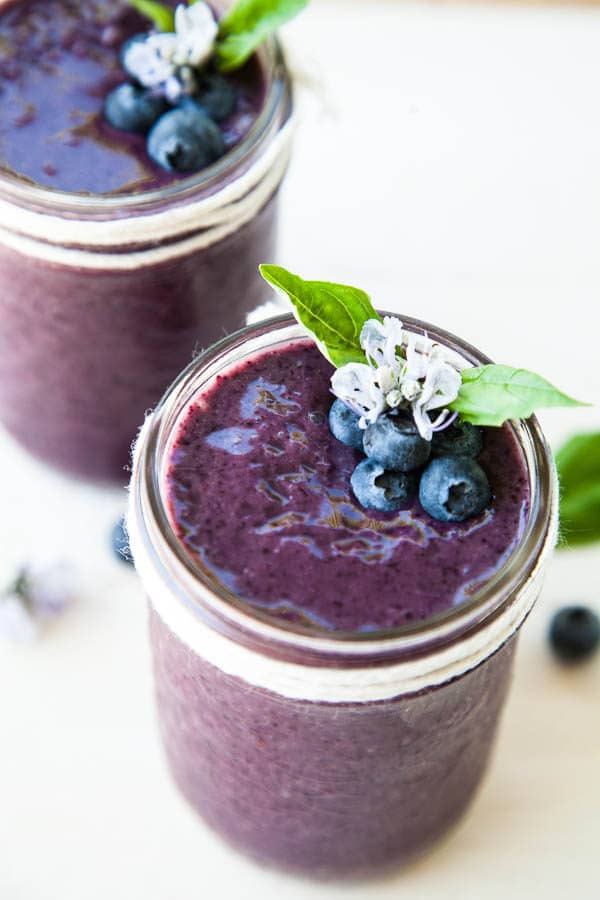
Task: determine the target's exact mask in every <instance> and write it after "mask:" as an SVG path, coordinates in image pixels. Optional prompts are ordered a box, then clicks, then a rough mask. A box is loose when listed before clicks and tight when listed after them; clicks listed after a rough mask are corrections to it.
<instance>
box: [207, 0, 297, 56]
mask: <svg viewBox="0 0 600 900" xmlns="http://www.w3.org/2000/svg"><path fill="white" fill-rule="evenodd" d="M307 4H308V0H238V2H237V3H235V4H234V5H233V7H232V8H231V9H230V10H229V12H228V13H226V14H225V15H224V16H223V18H222V19H221V21H220V23H219V40H218V43H217V67H218V68H219V69H220V70H221V72H231V71H232V70H233V69H239V67H240V66H243V64H244V63H245V62H246V60H247V59H248V58H249V57H250V56H252V54H253V53H254V51H255V50H256V48H257V47H258V46H260V44H262V43H263V41H265V40H266V39H267V38H268V37H269V36H270V35H271V34H273V32H274V31H276V30H277V29H278V28H280V27H281V26H282V25H284V24H285V23H286V22H289V20H290V19H293V18H294V16H296V15H298V13H299V12H301V11H302V10H303V9H304V7H305V6H306V5H307Z"/></svg>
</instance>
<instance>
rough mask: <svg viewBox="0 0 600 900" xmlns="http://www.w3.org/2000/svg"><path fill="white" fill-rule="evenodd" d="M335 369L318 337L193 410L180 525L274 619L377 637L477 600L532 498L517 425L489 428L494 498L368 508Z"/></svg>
mask: <svg viewBox="0 0 600 900" xmlns="http://www.w3.org/2000/svg"><path fill="white" fill-rule="evenodd" d="M332 371H333V368H332V366H331V364H330V363H328V362H327V360H326V359H324V358H323V356H322V355H321V354H320V353H319V351H318V349H317V348H316V346H315V345H314V344H313V343H311V342H310V341H306V342H302V343H298V344H296V345H290V346H289V347H287V348H286V349H285V350H284V351H282V350H277V351H270V352H269V351H268V352H265V353H264V354H262V355H258V356H256V357H254V358H252V359H251V360H249V361H246V362H245V363H243V364H242V365H241V366H239V367H238V368H234V369H232V370H231V371H230V372H228V373H227V374H223V375H221V376H219V377H218V378H217V379H216V380H215V383H214V385H213V386H212V388H211V390H210V391H206V393H204V394H203V395H202V397H201V399H200V400H199V402H198V403H197V405H195V406H192V407H191V408H190V409H189V411H188V413H187V416H186V418H185V420H184V421H183V423H182V425H181V428H180V431H179V433H178V436H177V438H176V440H175V443H174V445H173V449H172V455H171V463H170V467H169V470H168V474H167V481H168V491H169V497H170V512H171V518H172V521H173V524H174V528H175V531H176V533H177V536H178V538H179V540H180V541H181V542H182V544H183V545H184V546H185V548H186V550H187V551H188V553H189V554H190V556H191V557H192V558H193V559H194V560H195V562H196V563H197V564H201V565H203V566H204V567H207V568H208V569H209V570H211V571H212V572H213V573H214V575H215V577H216V578H218V580H219V581H220V582H221V583H222V584H224V585H225V586H226V587H227V588H228V589H229V590H231V591H233V592H235V594H236V595H237V596H238V597H239V598H241V599H243V600H244V601H246V602H247V603H248V604H250V605H251V606H252V607H254V608H256V609H258V610H261V611H262V612H263V613H265V614H267V615H268V616H269V617H271V618H273V619H274V620H275V621H277V620H279V619H282V620H285V621H292V622H302V623H304V624H305V625H306V626H308V627H310V628H311V629H313V630H322V631H325V632H327V631H332V630H334V631H338V630H339V631H347V632H369V631H374V630H377V629H386V628H397V627H398V626H400V625H403V624H406V623H407V622H410V621H418V620H422V619H427V618H429V617H430V616H432V615H435V614H436V613H439V612H443V611H444V610H446V609H448V607H451V606H455V605H457V604H458V603H461V602H462V601H464V600H466V599H467V598H468V597H469V596H472V595H473V594H474V593H475V592H476V591H477V589H478V588H479V587H481V585H482V584H484V583H485V582H486V581H488V580H489V579H490V578H491V577H492V576H493V575H494V573H495V572H496V571H497V570H498V569H499V568H500V566H501V565H503V563H504V562H505V561H506V560H507V559H508V557H509V556H510V554H511V552H512V551H513V550H514V549H515V547H516V546H517V545H518V543H519V541H520V539H521V535H522V530H523V523H524V522H525V520H526V517H527V510H528V504H529V484H528V477H527V471H526V469H525V465H524V461H523V458H522V453H521V451H520V450H519V448H518V446H517V444H516V441H515V438H514V435H513V433H512V432H511V431H510V429H509V427H508V426H504V427H503V428H497V429H492V428H489V429H486V430H485V442H484V448H483V451H482V453H481V454H480V457H479V458H480V461H481V463H482V464H483V466H484V468H485V470H486V472H487V473H488V476H489V479H490V483H491V486H492V491H493V495H494V503H493V505H492V506H490V508H489V509H486V510H485V511H484V512H482V513H481V515H479V516H477V517H475V518H473V519H470V520H469V521H467V522H462V523H443V522H437V521H435V519H433V518H432V517H431V516H429V515H428V514H427V513H426V512H425V511H424V510H423V509H422V508H421V506H420V504H419V500H418V498H416V497H415V498H414V499H413V500H412V502H410V503H409V504H406V506H405V507H404V508H403V509H400V510H399V511H398V512H396V513H394V514H389V513H384V512H378V511H377V510H365V509H363V508H361V506H360V505H359V504H358V503H357V502H356V499H355V498H354V496H353V493H352V489H351V481H350V478H351V475H352V472H353V470H354V468H355V467H356V465H357V462H358V461H359V456H358V453H357V451H356V450H354V449H353V448H351V447H348V446H346V445H344V444H342V443H341V442H340V441H338V440H336V438H335V437H334V436H333V434H332V433H331V431H330V428H329V424H328V413H329V409H330V407H331V403H332V398H331V393H330V391H329V380H330V378H331V374H332Z"/></svg>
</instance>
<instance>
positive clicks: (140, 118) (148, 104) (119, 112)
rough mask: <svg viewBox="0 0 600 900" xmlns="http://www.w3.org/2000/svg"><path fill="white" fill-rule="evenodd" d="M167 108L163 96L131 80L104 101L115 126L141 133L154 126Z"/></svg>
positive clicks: (107, 115) (108, 116)
mask: <svg viewBox="0 0 600 900" xmlns="http://www.w3.org/2000/svg"><path fill="white" fill-rule="evenodd" d="M166 108H167V104H166V101H165V100H164V99H163V97H157V96H156V95H154V94H151V93H150V92H149V91H147V90H145V88H140V87H137V86H136V85H134V84H130V83H129V82H125V84H121V85H119V87H118V88H115V90H114V91H111V93H110V94H109V95H108V97H107V98H106V100H105V101H104V115H105V117H106V120H107V121H108V122H109V123H110V124H111V125H112V126H113V128H118V129H120V130H121V131H136V132H139V133H141V134H145V133H146V132H147V131H149V130H150V129H151V128H152V126H153V125H154V123H155V122H156V120H157V119H158V118H159V116H161V115H162V114H163V113H164V111H165V109H166Z"/></svg>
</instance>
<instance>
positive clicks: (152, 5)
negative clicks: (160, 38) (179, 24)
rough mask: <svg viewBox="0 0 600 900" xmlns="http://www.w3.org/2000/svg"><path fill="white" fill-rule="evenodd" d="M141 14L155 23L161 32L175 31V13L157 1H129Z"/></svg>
mask: <svg viewBox="0 0 600 900" xmlns="http://www.w3.org/2000/svg"><path fill="white" fill-rule="evenodd" d="M129 2H130V4H131V5H132V6H133V7H134V8H135V9H137V11H138V12H139V13H141V14H142V15H143V16H145V17H146V18H147V19H150V21H152V22H154V24H155V25H156V27H157V28H158V30H159V31H175V13H174V12H173V10H172V9H171V7H170V6H165V5H164V4H163V3H157V2H156V0H129Z"/></svg>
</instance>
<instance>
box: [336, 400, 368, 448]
mask: <svg viewBox="0 0 600 900" xmlns="http://www.w3.org/2000/svg"><path fill="white" fill-rule="evenodd" d="M358 420H359V416H357V415H356V413H353V412H352V410H351V409H350V407H348V406H346V404H345V403H343V402H342V401H341V400H334V402H333V405H332V407H331V409H330V410H329V429H330V431H331V433H332V435H333V436H334V437H336V438H337V439H338V441H341V442H342V444H347V445H348V447H354V449H355V450H362V448H363V434H364V431H363V430H362V429H361V428H359V427H358Z"/></svg>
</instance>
